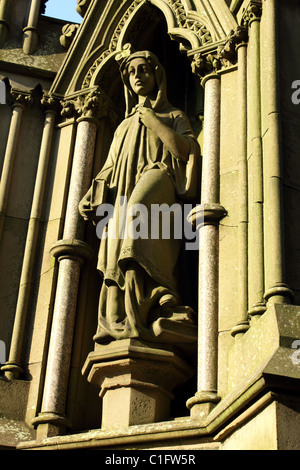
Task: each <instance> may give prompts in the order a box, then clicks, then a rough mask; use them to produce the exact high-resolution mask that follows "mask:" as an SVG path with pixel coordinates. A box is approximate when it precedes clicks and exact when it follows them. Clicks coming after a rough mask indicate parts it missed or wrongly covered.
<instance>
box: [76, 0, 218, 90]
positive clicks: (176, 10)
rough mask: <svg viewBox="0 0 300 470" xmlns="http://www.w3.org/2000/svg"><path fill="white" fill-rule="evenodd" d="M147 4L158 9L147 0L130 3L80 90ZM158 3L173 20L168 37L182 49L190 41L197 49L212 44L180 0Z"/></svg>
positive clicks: (118, 45) (156, 3) (87, 85)
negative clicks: (133, 18)
mask: <svg viewBox="0 0 300 470" xmlns="http://www.w3.org/2000/svg"><path fill="white" fill-rule="evenodd" d="M147 3H151V4H152V5H154V6H155V7H157V8H159V5H158V2H154V1H153V2H152V1H149V0H148V1H145V0H134V1H133V2H132V3H131V5H130V6H129V7H128V9H127V10H126V11H125V13H124V14H123V15H122V17H121V19H120V21H119V23H118V24H117V27H116V28H115V29H114V33H113V35H112V38H111V40H110V43H109V46H108V48H107V49H106V50H105V51H103V52H102V53H101V54H100V56H99V57H97V59H96V60H95V61H94V63H93V64H92V65H91V67H90V68H89V70H88V72H87V74H86V75H85V78H84V80H83V84H82V88H88V87H90V85H91V81H92V77H93V75H94V73H95V71H96V70H97V69H98V67H99V66H100V65H101V64H102V62H103V61H104V60H105V59H106V58H107V57H108V56H110V55H111V54H113V53H115V52H116V51H117V49H118V48H120V47H122V44H119V43H120V36H121V33H122V34H123V37H122V39H124V36H125V35H124V29H125V28H126V27H128V26H129V24H130V21H131V17H132V14H133V13H134V12H136V11H137V10H138V9H140V7H142V6H143V5H146V4H147ZM160 3H161V4H163V5H162V6H163V7H165V8H167V9H168V10H169V11H170V12H171V15H172V18H173V25H172V27H169V28H168V30H169V34H170V36H171V37H172V38H173V39H175V40H177V41H178V42H179V43H184V46H183V48H186V47H190V46H186V44H187V43H188V44H191V41H192V42H193V45H194V46H195V45H197V46H198V47H201V46H205V45H207V44H210V43H212V41H213V39H212V36H211V33H210V31H209V30H208V28H207V26H206V25H205V24H204V23H203V22H202V21H201V20H200V19H199V18H194V17H192V16H189V12H186V10H185V7H184V6H183V4H182V2H181V0H163V2H160Z"/></svg>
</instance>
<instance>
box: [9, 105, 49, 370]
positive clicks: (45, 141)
mask: <svg viewBox="0 0 300 470" xmlns="http://www.w3.org/2000/svg"><path fill="white" fill-rule="evenodd" d="M55 116H56V113H55V111H54V110H47V111H46V116H45V122H44V130H43V136H42V143H41V149H40V157H39V164H38V169H37V174H36V183H35V188H34V194H33V201H32V207H31V214H30V220H29V225H28V231H27V238H26V244H25V250H24V258H23V265H22V272H21V279H20V288H19V294H18V301H17V307H16V314H15V320H14V328H13V334H12V340H11V346H10V353H9V359H8V362H7V363H6V364H5V366H3V367H2V370H4V371H5V375H6V377H7V378H9V379H18V378H19V377H20V375H21V374H22V373H23V361H22V355H23V343H24V334H25V325H26V320H27V314H28V302H29V298H30V292H31V281H32V274H33V265H34V259H35V252H36V246H37V241H38V236H39V226H40V219H41V215H42V209H43V200H44V193H45V185H46V177H47V169H48V163H49V157H50V149H51V143H52V136H53V129H54V123H55Z"/></svg>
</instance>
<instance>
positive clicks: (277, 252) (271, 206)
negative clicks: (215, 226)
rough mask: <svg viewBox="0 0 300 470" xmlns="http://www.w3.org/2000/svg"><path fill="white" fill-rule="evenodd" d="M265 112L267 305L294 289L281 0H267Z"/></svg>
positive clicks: (263, 58) (287, 296)
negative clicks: (287, 219)
mask: <svg viewBox="0 0 300 470" xmlns="http://www.w3.org/2000/svg"><path fill="white" fill-rule="evenodd" d="M262 20H263V29H262V34H263V41H262V56H261V62H262V64H263V70H262V77H261V81H262V113H263V122H264V128H265V129H267V130H268V132H267V133H266V135H265V137H264V139H263V151H264V191H265V226H264V237H265V251H266V256H265V260H266V261H265V263H266V265H265V279H266V281H265V285H266V286H265V287H266V291H265V294H264V298H265V300H266V301H267V305H270V304H274V303H281V304H283V303H288V304H289V303H291V302H292V300H293V297H294V295H293V292H292V291H291V289H290V288H289V287H288V286H287V284H286V283H285V276H286V272H285V256H284V235H283V232H284V230H283V199H282V143H281V129H280V117H279V111H280V110H279V84H278V69H279V63H278V57H277V54H278V47H279V46H278V44H279V43H278V36H277V35H278V33H277V22H278V1H277V0H266V1H265V2H264V10H263V19H262Z"/></svg>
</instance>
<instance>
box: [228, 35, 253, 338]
mask: <svg viewBox="0 0 300 470" xmlns="http://www.w3.org/2000/svg"><path fill="white" fill-rule="evenodd" d="M237 57H238V126H239V129H238V132H239V142H238V145H239V149H238V152H239V161H238V171H239V181H238V185H239V223H238V302H239V303H238V308H239V311H238V321H237V324H236V325H235V326H234V327H233V329H232V331H231V334H232V335H233V336H235V335H236V334H239V333H244V332H245V331H247V329H248V328H249V322H248V320H247V317H248V253H247V251H248V181H247V177H248V176H247V175H248V170H247V44H246V43H244V42H243V43H241V44H239V45H238V46H237Z"/></svg>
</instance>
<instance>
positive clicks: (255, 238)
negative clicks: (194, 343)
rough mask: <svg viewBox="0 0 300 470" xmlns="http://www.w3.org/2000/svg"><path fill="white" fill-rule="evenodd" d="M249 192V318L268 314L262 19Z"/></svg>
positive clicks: (255, 23) (253, 66)
mask: <svg viewBox="0 0 300 470" xmlns="http://www.w3.org/2000/svg"><path fill="white" fill-rule="evenodd" d="M247 89H248V99H247V101H248V103H247V107H248V168H249V173H248V177H249V179H248V191H249V193H248V194H249V235H248V243H249V251H248V259H249V307H250V310H249V315H250V316H251V317H254V316H259V315H261V314H262V313H263V312H264V311H265V303H264V300H263V294H264V246H263V202H264V201H263V169H262V142H261V97H260V18H255V19H254V20H252V21H251V23H250V26H249V45H248V82H247Z"/></svg>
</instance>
